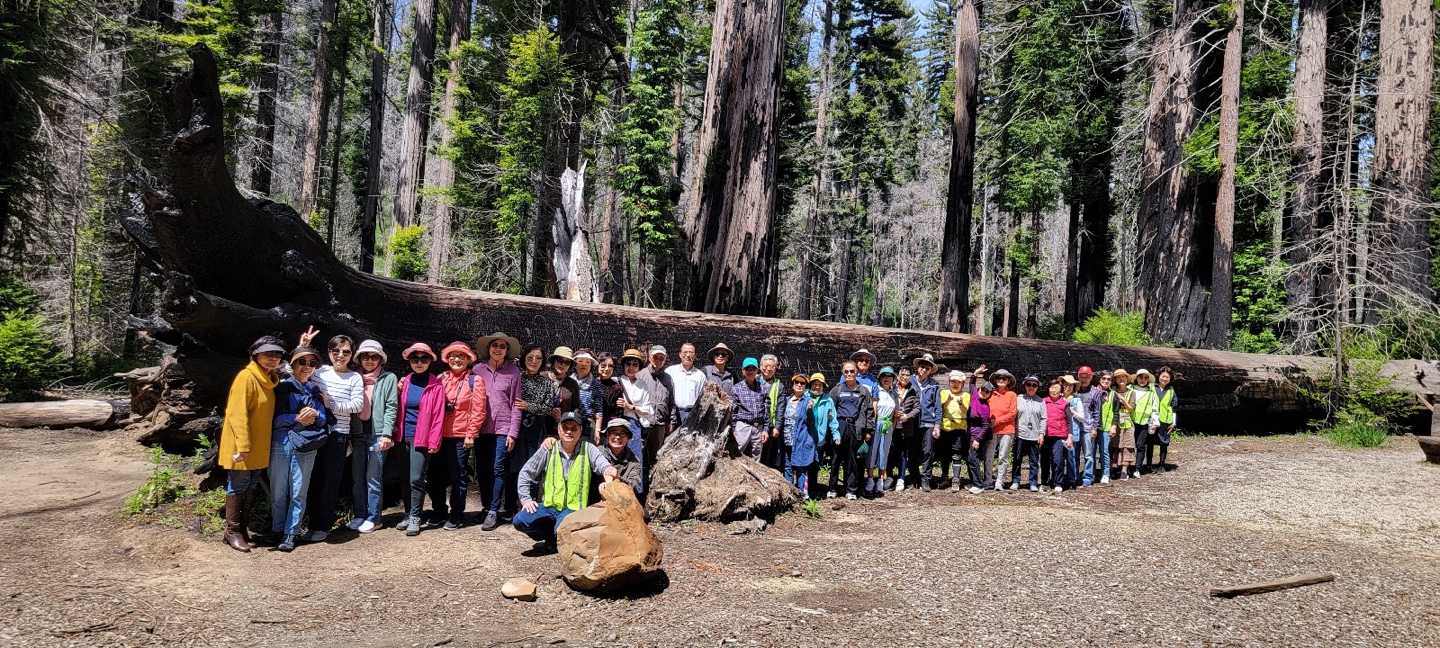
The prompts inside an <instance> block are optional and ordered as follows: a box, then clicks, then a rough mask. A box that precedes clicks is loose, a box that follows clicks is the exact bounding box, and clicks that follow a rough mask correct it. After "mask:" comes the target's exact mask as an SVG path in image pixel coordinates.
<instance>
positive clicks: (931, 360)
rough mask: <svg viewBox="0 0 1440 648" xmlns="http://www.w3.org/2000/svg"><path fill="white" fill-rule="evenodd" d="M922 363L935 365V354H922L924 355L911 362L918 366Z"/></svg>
mask: <svg viewBox="0 0 1440 648" xmlns="http://www.w3.org/2000/svg"><path fill="white" fill-rule="evenodd" d="M921 363H924V364H928V365H930V366H932V367H933V366H935V356H933V355H930V354H928V353H927V354H925V355H922V356H920V357H918V358H915V360H914V361H913V362H911V363H910V364H912V365H914V366H915V367H917V368H918V367H919V366H920V365H921Z"/></svg>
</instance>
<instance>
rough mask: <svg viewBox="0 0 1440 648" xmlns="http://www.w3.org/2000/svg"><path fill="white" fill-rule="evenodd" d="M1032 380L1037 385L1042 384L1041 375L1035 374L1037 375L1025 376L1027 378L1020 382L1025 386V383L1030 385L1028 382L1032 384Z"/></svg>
mask: <svg viewBox="0 0 1440 648" xmlns="http://www.w3.org/2000/svg"><path fill="white" fill-rule="evenodd" d="M1032 382H1033V383H1035V384H1036V385H1039V384H1040V377H1039V376H1035V375H1029V376H1025V380H1022V381H1020V384H1021V385H1022V386H1024V385H1028V384H1030V383H1032Z"/></svg>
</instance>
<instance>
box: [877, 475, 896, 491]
mask: <svg viewBox="0 0 1440 648" xmlns="http://www.w3.org/2000/svg"><path fill="white" fill-rule="evenodd" d="M881 481H883V482H884V484H883V485H881V486H880V490H890V489H892V488H894V487H895V479H894V478H893V477H886V478H885V479H883V480H881Z"/></svg>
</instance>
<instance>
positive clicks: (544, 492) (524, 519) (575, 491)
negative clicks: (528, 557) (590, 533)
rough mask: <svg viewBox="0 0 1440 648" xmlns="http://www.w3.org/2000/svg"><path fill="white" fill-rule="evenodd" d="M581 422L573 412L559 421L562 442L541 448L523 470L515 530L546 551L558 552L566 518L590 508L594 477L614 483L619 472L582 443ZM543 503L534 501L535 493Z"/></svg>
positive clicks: (596, 450) (593, 447)
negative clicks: (557, 541)
mask: <svg viewBox="0 0 1440 648" xmlns="http://www.w3.org/2000/svg"><path fill="white" fill-rule="evenodd" d="M581 425H582V424H581V419H580V416H579V415H578V414H576V413H574V412H569V413H566V414H565V415H564V416H562V417H560V442H559V443H556V444H554V445H553V446H551V447H549V448H544V447H542V448H541V449H540V450H539V451H538V452H536V453H535V455H534V456H532V457H530V460H529V461H527V462H525V466H524V467H523V468H521V469H520V476H519V479H518V480H517V490H518V491H519V494H520V508H521V510H520V512H518V513H516V514H515V518H514V519H513V520H512V524H514V525H515V528H516V530H518V531H520V532H521V533H524V534H525V535H527V536H530V537H531V538H533V539H534V540H536V541H537V542H541V543H544V548H545V549H546V550H552V551H553V550H554V548H555V529H556V527H558V526H560V521H561V520H564V519H565V516H567V515H569V514H571V513H574V512H575V511H578V510H580V509H583V508H585V507H586V506H589V505H590V481H591V479H592V477H593V476H597V475H598V476H600V477H602V478H604V480H605V483H606V484H608V483H610V482H612V481H615V477H616V475H617V474H618V472H617V471H616V470H615V467H614V466H611V465H610V462H609V461H608V460H606V459H605V453H604V452H602V451H601V450H600V449H599V448H597V447H595V446H594V445H592V444H590V443H587V442H586V441H584V440H583V439H581V438H580V437H581ZM537 488H538V489H539V490H540V500H539V501H538V502H537V501H536V499H535V495H536V493H535V491H536V489H537Z"/></svg>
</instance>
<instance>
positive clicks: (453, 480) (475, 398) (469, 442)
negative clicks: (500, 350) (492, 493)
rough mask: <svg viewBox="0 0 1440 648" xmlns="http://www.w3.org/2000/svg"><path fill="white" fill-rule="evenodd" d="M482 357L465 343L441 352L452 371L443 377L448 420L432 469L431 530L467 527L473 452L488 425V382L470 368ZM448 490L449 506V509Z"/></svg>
mask: <svg viewBox="0 0 1440 648" xmlns="http://www.w3.org/2000/svg"><path fill="white" fill-rule="evenodd" d="M479 359H480V357H479V356H478V355H476V354H475V351H474V349H471V348H470V345H468V344H465V343H464V342H451V343H450V344H449V345H447V346H446V347H445V348H444V349H441V350H440V360H441V361H442V362H444V363H445V364H446V365H449V367H450V370H449V371H446V372H445V373H442V374H440V382H441V384H442V385H444V389H445V420H444V423H443V424H442V425H441V427H440V451H439V452H437V453H435V463H434V465H432V466H431V467H430V470H431V473H430V477H429V479H428V480H427V481H428V482H429V488H428V490H429V493H430V506H432V507H434V509H435V513H434V515H432V516H430V520H429V525H430V526H440V525H441V524H444V525H445V530H446V531H454V530H455V529H458V528H460V527H463V526H465V494H466V493H467V492H468V490H469V488H468V487H469V484H470V475H469V474H468V471H469V467H470V449H471V448H473V447H475V437H477V436H479V435H480V426H481V425H484V424H485V416H486V410H485V407H486V402H487V401H486V395H485V379H484V378H482V377H480V376H477V375H475V374H474V373H471V371H470V365H472V364H475V361H476V360H479ZM446 489H449V496H450V497H449V506H446V497H445V496H446Z"/></svg>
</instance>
